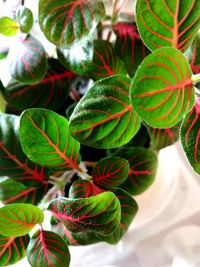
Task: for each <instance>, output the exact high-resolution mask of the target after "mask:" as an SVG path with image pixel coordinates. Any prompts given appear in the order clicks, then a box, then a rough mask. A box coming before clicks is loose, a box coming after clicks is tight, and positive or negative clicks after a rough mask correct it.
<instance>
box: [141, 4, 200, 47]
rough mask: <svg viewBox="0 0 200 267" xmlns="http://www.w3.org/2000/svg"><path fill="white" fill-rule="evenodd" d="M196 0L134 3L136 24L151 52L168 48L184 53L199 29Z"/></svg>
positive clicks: (198, 5) (199, 11)
mask: <svg viewBox="0 0 200 267" xmlns="http://www.w3.org/2000/svg"><path fill="white" fill-rule="evenodd" d="M199 16H200V2H199V0H185V1H184V4H183V3H182V2H181V1H180V0H174V1H171V0H157V1H154V0H137V3H136V20H137V24H138V28H139V32H140V35H141V37H142V39H143V40H144V43H145V44H146V46H147V47H149V49H151V50H155V49H157V48H161V47H165V46H171V47H174V48H177V49H179V50H181V51H182V52H184V51H186V50H187V48H188V47H189V45H190V43H191V42H192V40H193V38H194V35H195V34H196V32H197V31H198V29H199V26H200V19H199Z"/></svg>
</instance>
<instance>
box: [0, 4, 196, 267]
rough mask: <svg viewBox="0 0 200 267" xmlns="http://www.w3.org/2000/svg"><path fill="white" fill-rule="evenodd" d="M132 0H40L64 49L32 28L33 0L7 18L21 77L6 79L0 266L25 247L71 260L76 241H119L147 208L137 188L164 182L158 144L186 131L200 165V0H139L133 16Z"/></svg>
mask: <svg viewBox="0 0 200 267" xmlns="http://www.w3.org/2000/svg"><path fill="white" fill-rule="evenodd" d="M124 2H125V1H114V4H113V13H112V15H111V16H108V15H107V16H106V12H105V8H104V3H103V2H102V1H100V0H96V1H89V0H79V1H72V0H71V1H69V0H59V1H53V0H48V1H45V0H40V1H39V14H38V22H39V25H40V28H41V30H42V32H43V33H44V35H45V36H46V38H47V39H48V40H49V41H50V42H52V43H53V44H54V45H55V50H56V52H55V56H54V57H50V56H48V55H47V54H46V52H45V48H44V47H43V45H42V44H41V43H40V42H39V41H38V40H37V38H36V37H34V36H32V35H31V34H29V33H30V30H31V28H32V25H33V22H34V19H33V16H32V12H31V10H29V9H27V8H26V7H25V6H24V1H22V3H21V4H22V6H18V7H17V10H16V12H14V16H13V17H10V18H8V17H2V18H1V19H0V32H1V33H2V34H4V35H7V36H11V35H14V34H17V36H16V43H15V45H14V46H13V47H11V48H10V49H9V51H8V49H2V50H1V58H2V60H7V61H8V64H9V66H10V75H11V77H12V80H11V81H10V83H9V84H8V85H6V86H4V85H3V84H2V83H1V92H2V95H3V97H4V98H5V100H6V101H7V106H6V113H1V115H0V138H1V141H0V156H1V158H0V175H1V185H0V190H1V191H0V200H1V201H2V202H3V203H4V204H5V206H3V207H2V208H1V209H0V215H1V216H0V256H1V257H0V266H6V265H11V264H13V263H15V262H17V261H18V260H20V259H21V258H23V257H24V256H25V255H26V254H27V257H28V261H29V263H30V265H31V266H37V267H38V266H68V265H69V263H70V254H69V250H68V245H87V244H92V243H95V242H103V241H104V242H108V243H110V244H115V243H117V242H118V241H119V240H120V239H121V237H122V236H123V235H124V233H125V232H126V231H127V229H128V227H129V225H130V223H131V222H132V220H133V218H134V216H135V214H136V212H137V210H138V207H137V203H136V202H135V201H134V198H133V197H132V196H131V195H137V194H140V193H142V192H144V191H145V190H146V189H147V188H148V187H149V186H150V185H151V184H152V183H153V181H154V178H155V174H156V168H157V152H156V151H158V150H159V149H161V148H163V147H165V146H167V145H170V144H172V143H173V142H175V141H176V140H177V139H178V137H179V133H180V136H181V141H182V145H183V148H184V150H185V152H186V155H187V157H188V160H189V162H190V163H191V165H192V167H193V168H194V171H196V172H197V173H200V167H199V166H200V164H199V137H200V130H199V117H198V115H199V110H200V100H199V91H198V88H197V87H198V82H199V81H200V75H199V72H200V68H199V60H200V59H199V56H198V53H199V50H198V47H199V36H198V34H197V31H198V29H199V26H200V20H199V12H200V11H199V10H200V3H199V1H197V0H194V1H192V3H191V1H190V0H187V1H185V4H184V6H183V5H180V3H179V1H178V0H174V1H167V0H165V1H161V0H159V1H156V4H155V1H150V0H149V1H148V0H138V1H137V2H136V13H135V16H134V13H132V14H131V15H130V14H122V13H121V12H120V10H121V7H122V5H123V3H124ZM134 17H136V24H135V21H134ZM137 28H138V30H139V33H138V31H137ZM113 32H114V33H115V36H116V40H114V41H113V40H112V39H110V36H111V34H113ZM196 34H197V35H196ZM195 35H196V37H195ZM141 38H142V39H141ZM194 38H195V39H194ZM109 40H110V42H109ZM193 40H194V41H193ZM143 42H144V43H143ZM145 45H146V47H145ZM147 47H148V48H147ZM183 53H184V54H185V55H184V54H183ZM3 58H4V59H3ZM189 63H190V65H189ZM192 71H193V73H192ZM91 80H92V82H91ZM194 85H197V87H196V88H194ZM68 96H70V97H68ZM13 114H14V115H13ZM18 115H19V116H18ZM46 210H49V211H50V212H51V224H52V228H51V231H49V230H48V231H47V230H45V226H43V220H44V211H46ZM29 232H31V234H30V236H29Z"/></svg>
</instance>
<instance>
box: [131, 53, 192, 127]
mask: <svg viewBox="0 0 200 267" xmlns="http://www.w3.org/2000/svg"><path fill="white" fill-rule="evenodd" d="M191 77H192V72H191V69H190V66H189V63H188V62H187V60H186V58H185V57H184V56H183V54H182V53H181V52H180V51H178V50H177V49H174V48H161V49H157V50H156V51H154V52H153V53H152V54H150V55H149V56H148V57H146V58H145V59H144V61H143V62H142V64H141V66H140V68H138V70H137V72H136V75H135V77H134V79H133V82H132V84H131V91H130V92H131V99H132V103H133V106H134V108H135V110H136V112H137V113H138V114H139V115H140V116H141V118H142V119H143V120H144V121H145V122H146V123H147V124H149V125H150V126H152V127H156V128H169V127H172V126H174V125H176V124H177V123H178V122H179V121H180V120H181V119H182V117H183V116H184V115H185V114H186V113H188V112H189V111H190V110H191V108H192V107H193V105H194V87H193V83H192V80H191Z"/></svg>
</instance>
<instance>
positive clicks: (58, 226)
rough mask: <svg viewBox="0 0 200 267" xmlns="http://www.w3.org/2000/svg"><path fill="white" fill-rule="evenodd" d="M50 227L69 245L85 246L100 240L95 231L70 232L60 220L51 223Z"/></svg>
mask: <svg viewBox="0 0 200 267" xmlns="http://www.w3.org/2000/svg"><path fill="white" fill-rule="evenodd" d="M51 229H52V231H54V232H55V233H57V234H59V235H60V236H61V237H62V238H63V239H64V240H65V242H66V243H67V244H68V245H70V246H85V245H91V244H94V243H97V242H102V239H101V238H100V237H99V236H98V235H97V234H95V233H73V232H70V231H69V230H67V228H66V227H65V226H64V225H63V224H62V223H61V222H58V223H55V224H53V225H52V227H51Z"/></svg>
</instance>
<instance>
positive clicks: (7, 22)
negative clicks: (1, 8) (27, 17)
mask: <svg viewBox="0 0 200 267" xmlns="http://www.w3.org/2000/svg"><path fill="white" fill-rule="evenodd" d="M18 31H19V24H18V23H17V22H16V21H14V20H13V19H11V18H9V17H2V18H0V33H1V34H3V35H5V36H13V35H15V34H16V33H17V32H18Z"/></svg>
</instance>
